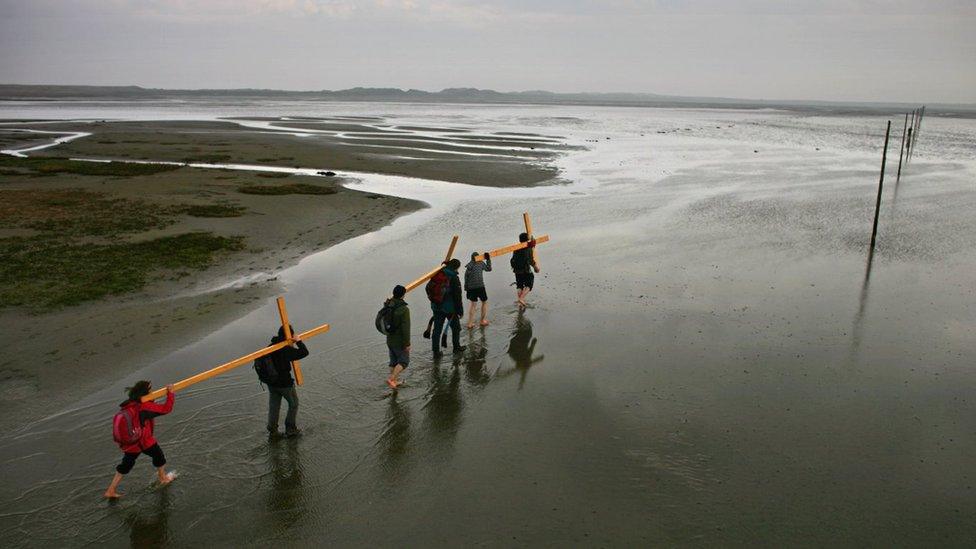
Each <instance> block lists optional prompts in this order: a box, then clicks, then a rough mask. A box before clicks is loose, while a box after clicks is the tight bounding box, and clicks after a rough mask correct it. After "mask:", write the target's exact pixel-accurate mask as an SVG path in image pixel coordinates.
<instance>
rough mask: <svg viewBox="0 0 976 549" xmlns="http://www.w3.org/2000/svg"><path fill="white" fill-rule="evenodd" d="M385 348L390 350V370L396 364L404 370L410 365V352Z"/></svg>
mask: <svg viewBox="0 0 976 549" xmlns="http://www.w3.org/2000/svg"><path fill="white" fill-rule="evenodd" d="M386 348H387V349H389V350H390V368H393V367H395V366H396V365H397V364H399V365H400V366H403V367H404V368H406V367H407V366H409V365H410V351H408V350H406V349H394V348H393V347H390V346H389V345H387V346H386Z"/></svg>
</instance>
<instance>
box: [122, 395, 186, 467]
mask: <svg viewBox="0 0 976 549" xmlns="http://www.w3.org/2000/svg"><path fill="white" fill-rule="evenodd" d="M175 400H176V395H174V394H173V393H168V394H167V395H166V402H165V403H164V404H156V403H155V402H139V401H138V400H127V401H125V402H123V403H122V404H119V408H122V409H125V411H126V412H127V413H132V411H133V410H131V408H135V411H136V412H137V413H138V414H139V423H140V424H141V425H142V437H141V438H140V439H139V442H138V443H137V444H131V445H129V446H126V447H125V448H122V451H123V452H125V453H127V454H138V453H139V452H141V451H143V450H145V449H147V448H152V447H153V446H154V445H155V444H156V437H154V436H153V427H154V426H155V423H156V420H155V418H156V416H164V415H166V414H168V413H170V412H171V411H172V410H173V402H174V401H175Z"/></svg>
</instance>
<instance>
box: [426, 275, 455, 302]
mask: <svg viewBox="0 0 976 549" xmlns="http://www.w3.org/2000/svg"><path fill="white" fill-rule="evenodd" d="M450 289H451V279H450V278H449V277H448V276H447V273H445V272H444V271H437V274H435V275H434V276H432V277H431V278H430V280H428V281H427V285H426V286H424V290H426V291H427V299H429V300H430V302H431V303H437V304H438V305H440V304H441V303H444V299H445V298H446V297H447V293H448V291H449V290H450Z"/></svg>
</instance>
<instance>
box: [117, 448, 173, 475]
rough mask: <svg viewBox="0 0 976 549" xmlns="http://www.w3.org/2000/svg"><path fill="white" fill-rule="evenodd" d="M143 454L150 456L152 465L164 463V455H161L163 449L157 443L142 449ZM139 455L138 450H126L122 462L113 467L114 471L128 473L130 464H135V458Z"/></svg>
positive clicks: (160, 465) (130, 467)
mask: <svg viewBox="0 0 976 549" xmlns="http://www.w3.org/2000/svg"><path fill="white" fill-rule="evenodd" d="M142 453H143V454H146V455H147V456H149V457H151V458H152V464H153V467H162V466H163V465H166V456H164V455H163V449H162V448H160V447H159V445H158V444H153V445H152V446H150V447H149V448H146V449H145V450H143V451H142ZM137 457H139V452H132V453H129V452H126V453H125V455H123V456H122V463H120V464H119V465H118V467H116V468H115V470H116V471H118V472H119V473H122V474H123V475H125V474H128V473H129V471H131V470H132V466H133V465H135V464H136V458H137Z"/></svg>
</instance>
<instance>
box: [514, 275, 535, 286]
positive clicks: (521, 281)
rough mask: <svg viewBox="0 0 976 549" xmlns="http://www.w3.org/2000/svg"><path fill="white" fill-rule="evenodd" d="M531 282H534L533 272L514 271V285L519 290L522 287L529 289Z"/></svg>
mask: <svg viewBox="0 0 976 549" xmlns="http://www.w3.org/2000/svg"><path fill="white" fill-rule="evenodd" d="M533 284H535V273H515V287H516V288H518V289H519V290H521V289H522V288H528V289H530V290H531V289H532V285H533Z"/></svg>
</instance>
